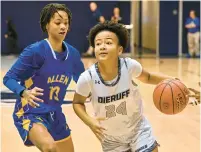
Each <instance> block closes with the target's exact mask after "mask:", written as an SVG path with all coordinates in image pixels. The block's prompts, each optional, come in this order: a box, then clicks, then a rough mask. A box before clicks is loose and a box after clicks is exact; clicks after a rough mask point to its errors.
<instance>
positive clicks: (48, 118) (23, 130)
mask: <svg viewBox="0 0 201 152" xmlns="http://www.w3.org/2000/svg"><path fill="white" fill-rule="evenodd" d="M13 119H14V124H15V126H16V128H17V130H18V132H19V134H20V136H21V138H22V140H23V141H24V144H25V145H26V146H32V145H33V143H32V142H31V141H30V140H29V139H28V134H29V130H30V129H31V128H32V127H33V123H40V124H43V125H44V126H45V127H46V128H47V130H48V132H49V133H50V134H51V136H52V137H53V138H54V140H55V141H58V140H62V139H65V138H67V137H69V136H70V131H71V130H70V128H69V127H68V125H67V123H66V118H65V116H64V114H63V113H62V112H61V111H52V112H49V113H45V114H24V115H23V116H21V117H20V118H18V117H17V116H16V115H15V114H13Z"/></svg>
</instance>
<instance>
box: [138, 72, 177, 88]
mask: <svg viewBox="0 0 201 152" xmlns="http://www.w3.org/2000/svg"><path fill="white" fill-rule="evenodd" d="M137 79H138V80H140V81H142V82H144V83H147V84H155V85H156V84H158V83H160V82H161V81H163V80H165V79H175V78H174V77H171V76H167V75H162V74H158V73H150V72H148V71H146V70H144V69H142V72H141V74H140V75H139V76H138V77H137Z"/></svg>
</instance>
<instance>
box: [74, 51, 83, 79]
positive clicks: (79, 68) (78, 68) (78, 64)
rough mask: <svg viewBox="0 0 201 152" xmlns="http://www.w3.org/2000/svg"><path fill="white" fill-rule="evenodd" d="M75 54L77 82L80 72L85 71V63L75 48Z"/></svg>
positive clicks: (75, 76) (75, 77)
mask: <svg viewBox="0 0 201 152" xmlns="http://www.w3.org/2000/svg"><path fill="white" fill-rule="evenodd" d="M74 55H75V56H74V67H73V80H74V81H75V82H77V81H78V78H79V76H80V74H81V73H83V72H84V64H83V63H82V61H81V57H80V54H79V52H78V51H77V50H75V52H74Z"/></svg>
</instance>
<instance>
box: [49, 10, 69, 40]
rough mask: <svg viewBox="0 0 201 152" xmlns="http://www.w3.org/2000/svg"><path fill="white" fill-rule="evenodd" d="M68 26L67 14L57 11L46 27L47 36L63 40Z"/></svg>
mask: <svg viewBox="0 0 201 152" xmlns="http://www.w3.org/2000/svg"><path fill="white" fill-rule="evenodd" d="M68 28H69V21H68V15H67V13H66V12H64V11H58V13H57V12H56V13H55V14H54V16H53V17H52V18H51V19H50V22H49V23H48V24H47V26H46V29H47V32H48V36H49V37H52V38H54V39H56V40H61V41H63V40H64V38H65V36H66V34H67V31H68Z"/></svg>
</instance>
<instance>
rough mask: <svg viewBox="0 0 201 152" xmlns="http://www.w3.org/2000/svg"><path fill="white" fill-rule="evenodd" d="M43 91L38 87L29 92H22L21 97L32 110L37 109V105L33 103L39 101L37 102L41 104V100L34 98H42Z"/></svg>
mask: <svg viewBox="0 0 201 152" xmlns="http://www.w3.org/2000/svg"><path fill="white" fill-rule="evenodd" d="M42 92H43V89H41V88H38V87H34V88H33V89H31V90H26V89H25V90H24V91H23V93H22V97H23V98H25V99H26V100H27V102H28V103H29V104H30V105H31V106H32V107H34V108H36V107H39V104H38V103H36V102H34V100H35V101H39V102H43V100H42V99H39V98H37V97H36V96H42V95H43V93H42Z"/></svg>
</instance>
